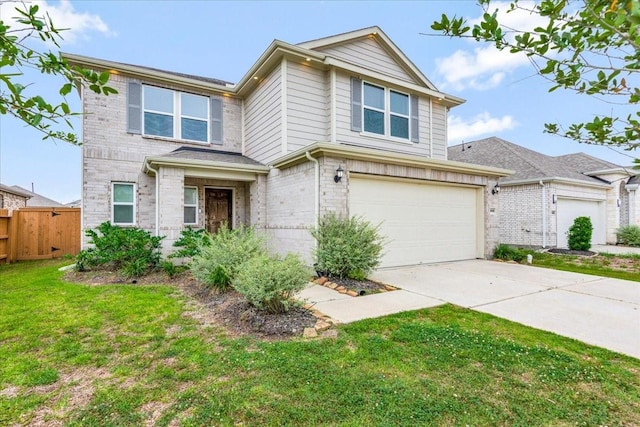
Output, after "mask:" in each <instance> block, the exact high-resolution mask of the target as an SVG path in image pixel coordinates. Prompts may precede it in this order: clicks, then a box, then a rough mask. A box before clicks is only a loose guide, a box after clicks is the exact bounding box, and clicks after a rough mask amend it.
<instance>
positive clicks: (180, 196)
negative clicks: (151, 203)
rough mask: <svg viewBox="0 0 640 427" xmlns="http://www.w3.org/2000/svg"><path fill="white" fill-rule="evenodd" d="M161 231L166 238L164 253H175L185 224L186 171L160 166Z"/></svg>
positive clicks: (163, 242)
mask: <svg viewBox="0 0 640 427" xmlns="http://www.w3.org/2000/svg"><path fill="white" fill-rule="evenodd" d="M158 173H159V174H160V179H159V180H158V181H159V187H160V188H159V193H160V197H159V200H158V203H159V215H158V216H159V224H160V227H159V231H160V235H161V236H165V238H164V240H163V241H162V252H163V254H165V255H166V254H168V253H170V252H172V251H173V242H175V241H176V240H178V239H179V238H180V232H181V231H182V225H183V222H184V209H183V205H184V169H180V168H172V167H165V166H160V168H159V171H158Z"/></svg>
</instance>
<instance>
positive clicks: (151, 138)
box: [132, 134, 222, 147]
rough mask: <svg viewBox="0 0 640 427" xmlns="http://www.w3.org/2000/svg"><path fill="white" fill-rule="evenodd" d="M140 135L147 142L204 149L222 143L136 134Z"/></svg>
mask: <svg viewBox="0 0 640 427" xmlns="http://www.w3.org/2000/svg"><path fill="white" fill-rule="evenodd" d="M132 135H136V134H132ZM138 135H140V136H141V137H142V138H143V139H149V140H154V141H162V142H175V143H177V144H191V145H196V146H198V147H203V146H204V147H206V146H208V145H212V146H220V145H222V143H215V142H200V141H194V140H191V139H178V138H168V137H166V136H156V135H142V134H138Z"/></svg>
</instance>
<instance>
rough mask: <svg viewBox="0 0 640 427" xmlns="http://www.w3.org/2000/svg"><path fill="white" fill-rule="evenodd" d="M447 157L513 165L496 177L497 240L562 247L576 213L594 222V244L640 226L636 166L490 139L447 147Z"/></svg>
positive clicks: (639, 196)
mask: <svg viewBox="0 0 640 427" xmlns="http://www.w3.org/2000/svg"><path fill="white" fill-rule="evenodd" d="M449 159H451V160H456V161H461V162H467V163H473V164H480V165H487V166H492V167H500V168H507V169H512V170H514V171H515V174H513V175H511V176H508V177H506V178H502V179H500V193H499V195H500V215H499V216H500V242H501V243H507V244H513V245H525V246H533V247H547V246H557V247H561V248H566V247H567V235H566V233H567V231H568V230H569V227H571V225H572V224H573V221H574V219H575V218H576V217H579V216H588V217H590V218H591V221H592V223H593V236H592V243H593V244H604V243H615V242H616V230H617V229H618V228H619V227H620V226H622V225H628V224H639V225H640V194H638V191H637V190H638V180H639V177H638V176H636V174H638V171H637V170H634V169H632V168H624V167H622V166H618V165H616V164H613V163H610V162H607V161H604V160H601V159H597V158H595V157H592V156H589V155H587V154H584V153H576V154H569V155H565V156H558V157H551V156H547V155H545V154H542V153H538V152H536V151H532V150H529V149H527V148H524V147H521V146H519V145H516V144H513V143H511V142H507V141H505V140H503V139H500V138H496V137H492V138H487V139H482V140H479V141H472V142H466V143H464V144H460V145H455V146H451V147H449Z"/></svg>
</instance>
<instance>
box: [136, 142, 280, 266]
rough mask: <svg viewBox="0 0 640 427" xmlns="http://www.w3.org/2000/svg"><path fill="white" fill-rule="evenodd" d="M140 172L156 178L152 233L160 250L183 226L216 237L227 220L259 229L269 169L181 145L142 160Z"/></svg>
mask: <svg viewBox="0 0 640 427" xmlns="http://www.w3.org/2000/svg"><path fill="white" fill-rule="evenodd" d="M143 172H144V173H147V174H150V175H151V176H154V177H155V182H156V185H155V188H156V198H155V199H156V206H155V224H156V226H155V234H156V235H159V236H165V239H164V240H163V252H165V253H169V252H171V251H172V248H173V243H174V242H175V241H176V240H177V239H179V238H180V234H181V232H182V230H184V229H185V228H186V227H187V226H192V227H194V228H204V229H206V230H207V231H209V232H212V233H215V232H216V231H217V230H218V229H219V228H220V227H221V226H222V224H224V223H225V222H226V223H228V224H229V225H230V226H231V227H232V228H234V227H238V226H240V225H254V226H256V227H258V228H260V227H263V224H262V223H263V221H264V214H262V211H263V210H264V206H265V200H264V198H265V190H266V175H267V174H268V172H269V167H267V166H264V165H262V164H260V163H258V162H255V161H254V160H251V159H249V158H248V157H245V156H242V155H241V154H239V153H229V152H223V151H217V150H209V149H200V148H191V147H181V148H179V149H178V150H175V151H173V152H171V153H168V154H166V155H162V156H149V157H146V158H145V161H144V166H143Z"/></svg>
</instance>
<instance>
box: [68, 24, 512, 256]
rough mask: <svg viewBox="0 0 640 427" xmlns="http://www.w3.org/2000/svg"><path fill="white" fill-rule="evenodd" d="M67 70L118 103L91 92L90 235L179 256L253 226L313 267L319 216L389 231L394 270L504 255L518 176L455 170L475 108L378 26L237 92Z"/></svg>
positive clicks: (132, 74) (220, 84) (290, 50)
mask: <svg viewBox="0 0 640 427" xmlns="http://www.w3.org/2000/svg"><path fill="white" fill-rule="evenodd" d="M65 57H66V59H67V60H68V61H69V63H70V64H72V65H79V66H82V67H87V68H92V69H95V70H99V71H103V70H104V71H108V72H110V74H111V78H110V82H109V85H110V86H112V87H114V88H115V89H117V90H118V94H117V95H111V96H108V97H105V96H101V95H97V94H95V93H93V92H91V91H88V90H83V91H82V94H81V97H82V101H83V111H84V113H86V114H84V115H83V138H82V139H83V146H82V158H83V194H82V217H83V228H92V227H96V226H97V225H98V224H100V223H101V222H103V221H112V222H113V223H115V224H120V225H123V226H128V225H131V226H134V225H135V226H139V227H142V228H145V229H147V230H150V231H152V232H155V233H156V234H158V235H164V236H166V238H165V239H164V241H163V244H164V249H165V251H168V250H171V245H172V243H173V242H174V241H175V240H176V239H177V238H179V236H180V232H181V231H182V230H183V229H184V228H185V227H186V226H187V225H192V226H195V227H203V228H206V229H207V230H209V231H211V232H215V231H216V230H217V229H218V228H219V227H220V224H221V223H223V222H228V223H229V224H231V226H232V227H236V226H238V225H239V224H249V225H253V226H255V227H256V228H258V229H260V230H264V231H265V232H267V233H268V234H269V235H270V237H271V243H272V246H273V249H274V250H275V251H278V252H287V251H291V252H297V253H299V254H301V255H302V256H303V257H304V258H305V259H306V260H307V262H309V261H311V259H312V258H311V251H312V249H313V248H314V243H315V242H314V240H313V238H312V237H311V235H310V233H309V229H310V228H311V227H314V226H315V225H316V223H317V221H318V218H320V217H321V216H322V215H325V214H327V213H329V212H334V213H337V214H340V215H362V216H364V217H365V218H367V219H369V220H371V221H373V222H374V223H378V222H380V221H383V223H382V226H381V231H382V233H383V234H385V235H386V236H388V238H389V244H388V246H387V247H386V254H385V256H384V259H383V266H387V267H388V266H398V265H409V264H418V263H422V262H435V261H450V260H459V259H470V258H482V257H485V255H490V254H491V253H492V251H493V247H494V245H495V244H496V242H497V241H498V235H497V231H498V224H497V217H496V212H495V209H496V208H497V206H498V200H497V197H494V196H492V194H491V189H492V188H493V187H494V185H495V184H496V182H497V180H498V179H499V178H500V177H503V176H506V175H507V174H508V173H509V171H505V170H502V169H496V168H491V167H485V166H476V165H468V164H464V163H457V162H451V161H448V160H447V113H448V111H449V109H450V108H452V107H455V106H457V105H459V104H461V103H462V102H464V101H463V100H462V99H459V98H456V97H454V96H451V95H447V94H445V93H442V92H440V91H439V90H438V89H437V88H436V87H435V86H434V85H433V84H432V83H431V82H430V81H429V80H428V79H427V78H426V77H425V76H424V75H423V74H422V72H421V71H420V70H419V69H418V68H416V66H415V65H414V64H413V63H412V62H411V61H410V60H409V59H408V58H407V57H406V56H405V55H404V53H403V52H402V51H401V50H400V49H399V48H398V47H397V46H396V45H395V44H394V43H393V42H392V41H391V40H390V39H389V38H388V37H387V36H386V35H385V34H384V33H383V32H382V31H381V30H380V29H379V28H378V27H372V28H366V29H362V30H358V31H353V32H350V33H345V34H339V35H335V36H331V37H327V38H322V39H318V40H313V41H309V42H306V43H301V44H297V45H292V44H289V43H285V42H282V41H277V40H276V41H273V42H272V43H271V45H270V46H269V47H268V48H267V50H266V51H265V52H264V53H263V54H262V56H260V58H259V59H258V60H257V62H256V63H255V64H254V65H253V66H252V67H251V68H250V70H249V71H248V72H247V74H246V75H245V76H244V77H243V78H242V79H241V80H240V81H239V82H238V83H237V84H231V83H228V82H225V81H221V80H215V79H210V78H203V77H197V76H190V75H185V74H181V73H173V72H168V71H162V70H157V69H153V68H148V67H143V66H137V65H129V64H122V63H117V62H111V61H106V60H102V59H95V58H88V57H83V56H77V55H70V54H68V55H65ZM340 175H342V178H341V179H339V176H340ZM85 244H86V241H85Z"/></svg>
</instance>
